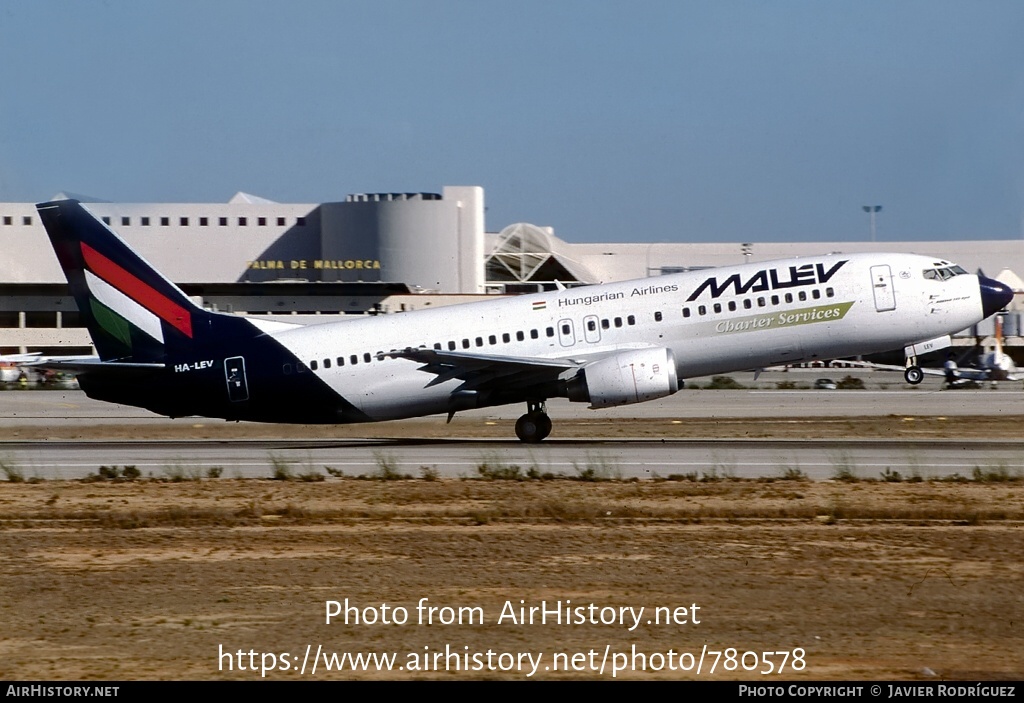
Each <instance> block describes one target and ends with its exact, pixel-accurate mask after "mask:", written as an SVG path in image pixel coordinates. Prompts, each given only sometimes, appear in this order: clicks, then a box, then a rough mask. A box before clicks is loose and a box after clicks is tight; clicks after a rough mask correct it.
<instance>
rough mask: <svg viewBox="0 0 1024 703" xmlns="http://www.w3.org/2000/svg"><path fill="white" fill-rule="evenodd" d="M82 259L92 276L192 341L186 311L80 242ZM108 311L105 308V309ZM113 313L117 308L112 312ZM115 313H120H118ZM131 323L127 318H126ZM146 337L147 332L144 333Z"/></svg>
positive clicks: (189, 317) (190, 317)
mask: <svg viewBox="0 0 1024 703" xmlns="http://www.w3.org/2000/svg"><path fill="white" fill-rule="evenodd" d="M82 256H83V257H84V258H85V263H86V265H87V266H88V267H89V268H90V269H92V272H93V273H95V274H96V275H97V276H99V277H100V278H102V279H103V280H104V281H106V282H107V283H109V284H110V285H112V286H114V287H115V288H116V289H117V290H119V291H121V292H122V293H124V294H125V295H127V296H128V297H129V298H131V299H132V300H134V301H135V302H136V303H138V304H139V305H141V306H142V307H144V308H146V309H147V310H149V311H150V312H152V313H153V314H155V315H156V316H157V317H159V318H160V319H161V320H163V321H164V322H166V323H167V324H169V325H171V326H172V327H174V328H176V329H177V330H179V331H180V332H181V333H182V334H184V335H185V336H186V337H188V338H190V339H191V338H192V316H191V315H190V314H189V312H188V310H186V309H185V308H183V307H181V306H180V305H178V304H177V303H175V302H174V301H173V300H171V299H170V298H168V297H167V296H165V295H163V294H162V293H160V292H158V291H157V290H155V289H154V288H153V287H152V286H150V285H149V284H147V283H145V282H144V281H142V280H141V279H138V278H136V277H135V276H133V275H132V274H130V273H128V272H127V271H125V270H124V269H123V268H121V267H120V266H118V265H117V264H115V263H114V262H113V261H111V260H110V259H108V258H107V257H105V256H103V254H101V253H99V252H98V251H96V250H95V249H93V248H92V247H90V246H89V245H88V244H86V243H85V242H82ZM108 307H109V306H108ZM112 309H114V310H117V308H112ZM118 312H120V311H119V310H118ZM128 319H129V321H131V318H128ZM147 334H148V332H147ZM161 337H162V335H161Z"/></svg>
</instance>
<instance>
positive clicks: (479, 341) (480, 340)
mask: <svg viewBox="0 0 1024 703" xmlns="http://www.w3.org/2000/svg"><path fill="white" fill-rule="evenodd" d="M476 345H477V346H478V347H482V346H483V345H484V338H483V337H477V338H476Z"/></svg>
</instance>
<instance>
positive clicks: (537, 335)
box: [530, 330, 540, 339]
mask: <svg viewBox="0 0 1024 703" xmlns="http://www.w3.org/2000/svg"><path fill="white" fill-rule="evenodd" d="M539 338H540V332H538V331H537V330H530V339H539Z"/></svg>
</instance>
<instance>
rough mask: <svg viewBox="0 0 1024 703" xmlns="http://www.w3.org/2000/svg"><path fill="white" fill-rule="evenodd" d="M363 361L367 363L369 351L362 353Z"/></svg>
mask: <svg viewBox="0 0 1024 703" xmlns="http://www.w3.org/2000/svg"><path fill="white" fill-rule="evenodd" d="M363 361H365V362H366V363H367V364H369V363H370V352H364V353H363Z"/></svg>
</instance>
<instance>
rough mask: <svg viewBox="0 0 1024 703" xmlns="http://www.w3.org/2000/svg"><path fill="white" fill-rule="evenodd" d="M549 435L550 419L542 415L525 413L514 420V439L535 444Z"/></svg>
mask: <svg viewBox="0 0 1024 703" xmlns="http://www.w3.org/2000/svg"><path fill="white" fill-rule="evenodd" d="M550 433H551V418H549V417H548V416H547V415H546V414H544V413H527V414H525V415H523V416H522V417H520V418H519V419H518V420H516V437H518V438H519V439H520V440H521V441H523V442H530V443H531V444H536V443H537V442H540V441H542V440H543V439H544V438H545V437H547V436H548V435H549V434H550Z"/></svg>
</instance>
